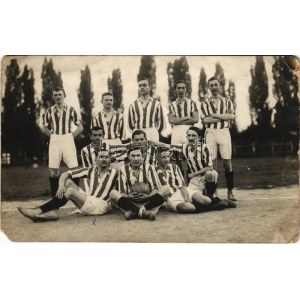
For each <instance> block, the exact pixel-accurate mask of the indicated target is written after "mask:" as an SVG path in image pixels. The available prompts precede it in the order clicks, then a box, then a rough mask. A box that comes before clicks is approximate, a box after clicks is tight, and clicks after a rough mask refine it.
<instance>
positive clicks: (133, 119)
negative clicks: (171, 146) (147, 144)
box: [128, 79, 164, 142]
mask: <svg viewBox="0 0 300 300" xmlns="http://www.w3.org/2000/svg"><path fill="white" fill-rule="evenodd" d="M138 87H139V95H140V97H139V98H138V99H137V100H135V101H134V102H133V103H132V104H130V106H129V111H128V125H129V129H130V130H131V131H133V130H135V129H142V130H143V131H145V132H146V134H147V136H148V137H149V138H150V139H151V140H152V141H154V142H158V141H159V132H161V131H162V130H163V128H164V117H163V110H162V107H161V104H160V102H159V101H158V100H156V99H153V98H152V97H151V96H150V91H151V87H150V82H149V80H148V79H142V80H139V82H138Z"/></svg>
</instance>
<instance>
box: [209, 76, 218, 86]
mask: <svg viewBox="0 0 300 300" xmlns="http://www.w3.org/2000/svg"><path fill="white" fill-rule="evenodd" d="M213 80H217V81H218V82H219V83H220V81H219V79H218V78H217V77H215V76H213V77H210V78H209V79H208V80H207V85H208V86H209V82H210V81H213Z"/></svg>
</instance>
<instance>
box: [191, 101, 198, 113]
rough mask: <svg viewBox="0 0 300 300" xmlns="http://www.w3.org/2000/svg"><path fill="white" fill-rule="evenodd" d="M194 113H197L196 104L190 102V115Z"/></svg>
mask: <svg viewBox="0 0 300 300" xmlns="http://www.w3.org/2000/svg"><path fill="white" fill-rule="evenodd" d="M194 111H198V108H197V104H196V102H195V101H193V100H192V101H191V113H193V112H194Z"/></svg>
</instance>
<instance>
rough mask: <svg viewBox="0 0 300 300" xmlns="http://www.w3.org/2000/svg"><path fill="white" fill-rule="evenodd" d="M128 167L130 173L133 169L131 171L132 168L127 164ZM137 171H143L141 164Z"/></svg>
mask: <svg viewBox="0 0 300 300" xmlns="http://www.w3.org/2000/svg"><path fill="white" fill-rule="evenodd" d="M128 166H129V171H130V172H132V171H133V169H132V167H131V164H130V163H129V165H128ZM139 171H143V164H141V165H140V169H139Z"/></svg>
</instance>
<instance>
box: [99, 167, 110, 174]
mask: <svg viewBox="0 0 300 300" xmlns="http://www.w3.org/2000/svg"><path fill="white" fill-rule="evenodd" d="M108 169H109V167H104V168H103V167H99V172H100V173H105V172H107V171H108Z"/></svg>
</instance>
